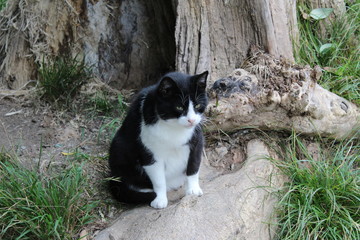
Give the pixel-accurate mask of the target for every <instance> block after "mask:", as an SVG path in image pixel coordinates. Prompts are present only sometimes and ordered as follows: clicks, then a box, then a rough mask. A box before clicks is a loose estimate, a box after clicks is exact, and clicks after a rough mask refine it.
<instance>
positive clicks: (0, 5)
mask: <svg viewBox="0 0 360 240" xmlns="http://www.w3.org/2000/svg"><path fill="white" fill-rule="evenodd" d="M6 3H7V0H0V11H1V10H2V9H3V8H5V6H6Z"/></svg>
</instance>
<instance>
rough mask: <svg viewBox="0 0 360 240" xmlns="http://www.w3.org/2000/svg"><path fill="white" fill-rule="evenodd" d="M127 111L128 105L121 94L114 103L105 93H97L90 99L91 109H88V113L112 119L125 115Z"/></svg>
mask: <svg viewBox="0 0 360 240" xmlns="http://www.w3.org/2000/svg"><path fill="white" fill-rule="evenodd" d="M126 109H127V105H126V103H125V101H124V97H123V96H122V95H121V94H118V95H117V99H116V100H115V101H114V100H113V98H112V97H111V96H109V94H108V93H106V92H104V91H97V92H96V93H95V95H94V96H93V97H92V98H91V99H90V107H89V108H88V111H90V112H93V113H97V114H100V115H104V116H110V117H112V116H114V115H117V114H119V115H120V116H122V115H123V113H124V112H126Z"/></svg>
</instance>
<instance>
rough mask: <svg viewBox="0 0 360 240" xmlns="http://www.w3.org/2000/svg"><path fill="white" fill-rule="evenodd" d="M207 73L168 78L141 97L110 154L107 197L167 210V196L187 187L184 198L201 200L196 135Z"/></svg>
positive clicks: (201, 139) (199, 137)
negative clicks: (109, 176)
mask: <svg viewBox="0 0 360 240" xmlns="http://www.w3.org/2000/svg"><path fill="white" fill-rule="evenodd" d="M207 76H208V72H207V71H205V72H203V73H201V74H198V75H188V74H184V73H179V72H171V73H168V74H166V75H164V76H163V77H162V78H161V79H160V81H159V82H158V83H156V84H154V85H152V86H150V87H147V88H144V89H143V90H141V91H140V93H139V94H138V95H137V97H136V98H135V99H134V101H133V103H132V104H131V105H130V107H129V110H128V113H127V116H126V117H125V119H124V121H123V124H122V126H121V127H120V129H119V130H118V131H117V133H116V134H115V136H114V138H113V140H112V142H111V146H110V150H109V166H110V174H111V180H110V191H111V193H112V195H113V196H114V198H115V199H117V200H118V201H120V202H124V203H133V204H150V206H151V207H153V208H165V207H167V205H168V199H167V191H169V190H171V189H177V188H179V187H181V186H182V185H184V183H185V182H186V194H187V195H197V196H201V195H202V194H203V192H202V190H201V188H200V186H199V167H200V161H201V157H202V150H203V145H204V137H203V133H202V130H201V124H200V123H201V121H202V118H203V113H204V111H205V108H206V106H207V104H208V99H207V94H206V80H207Z"/></svg>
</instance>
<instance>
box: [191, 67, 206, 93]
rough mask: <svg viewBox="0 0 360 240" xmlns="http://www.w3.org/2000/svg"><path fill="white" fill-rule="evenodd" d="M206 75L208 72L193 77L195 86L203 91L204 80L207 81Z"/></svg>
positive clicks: (204, 86)
mask: <svg viewBox="0 0 360 240" xmlns="http://www.w3.org/2000/svg"><path fill="white" fill-rule="evenodd" d="M208 74H209V72H208V71H205V72H203V73H200V74H198V75H195V76H194V79H195V82H196V86H197V87H198V88H200V89H204V90H205V88H206V79H207V76H208Z"/></svg>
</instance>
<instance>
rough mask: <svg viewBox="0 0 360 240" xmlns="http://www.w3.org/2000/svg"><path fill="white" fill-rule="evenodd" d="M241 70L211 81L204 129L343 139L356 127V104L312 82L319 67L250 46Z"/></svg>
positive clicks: (358, 114)
mask: <svg viewBox="0 0 360 240" xmlns="http://www.w3.org/2000/svg"><path fill="white" fill-rule="evenodd" d="M246 69H247V70H244V69H237V70H235V71H234V72H233V73H232V74H231V75H230V76H228V77H226V78H223V79H220V80H218V81H217V82H215V84H214V86H213V89H212V91H213V97H214V99H213V100H212V101H211V103H210V106H209V108H208V112H209V116H210V120H211V124H208V126H207V128H208V130H217V129H222V130H225V131H234V130H236V129H239V128H247V127H254V128H259V129H264V130H287V131H292V130H296V131H297V132H299V133H304V134H312V135H320V136H323V137H333V138H344V137H346V136H348V135H349V134H350V133H351V131H355V130H358V129H359V128H360V111H359V109H358V108H357V106H356V105H354V104H352V103H351V102H349V101H347V100H345V99H344V98H342V97H339V96H337V95H336V94H333V93H331V92H329V91H327V90H326V89H324V88H322V87H321V86H320V85H318V84H317V83H316V81H317V80H318V79H319V78H320V77H321V69H319V68H318V67H317V68H315V69H311V68H310V67H305V68H301V67H299V66H296V65H292V64H290V63H289V62H287V61H285V60H279V59H276V58H274V57H273V56H271V55H269V54H265V53H263V52H261V51H259V50H258V49H254V52H253V57H252V59H250V60H249V62H248V63H247V67H246Z"/></svg>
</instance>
